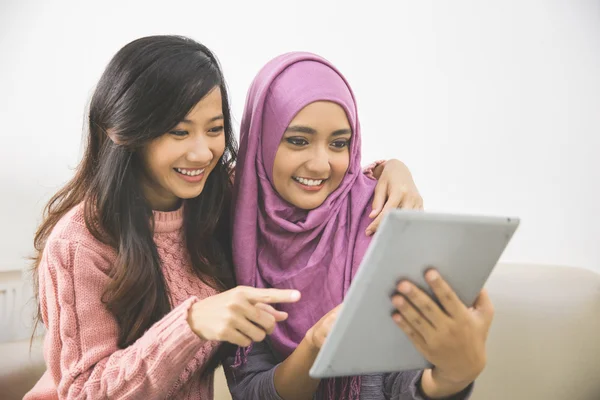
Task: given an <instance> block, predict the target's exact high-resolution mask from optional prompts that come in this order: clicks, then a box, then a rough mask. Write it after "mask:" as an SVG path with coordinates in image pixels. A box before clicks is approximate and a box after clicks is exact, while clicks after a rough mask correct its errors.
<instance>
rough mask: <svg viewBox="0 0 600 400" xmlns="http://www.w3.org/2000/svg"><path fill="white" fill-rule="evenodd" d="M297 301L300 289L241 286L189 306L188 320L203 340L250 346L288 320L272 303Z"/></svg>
mask: <svg viewBox="0 0 600 400" xmlns="http://www.w3.org/2000/svg"><path fill="white" fill-rule="evenodd" d="M298 300H300V292H298V291H297V290H281V289H257V288H253V287H247V286H238V287H236V288H233V289H231V290H228V291H226V292H223V293H220V294H217V295H215V296H211V297H207V298H206V299H204V300H200V301H197V302H196V303H194V304H193V305H192V307H190V310H189V312H188V319H187V320H188V324H189V325H190V328H192V331H193V332H194V333H195V334H196V335H198V337H200V338H201V339H204V340H217V341H224V342H229V343H233V344H235V345H238V346H241V347H247V346H250V344H251V343H252V342H260V341H263V340H264V339H265V337H266V335H268V334H270V333H272V332H273V330H274V329H275V324H276V323H277V322H281V321H284V320H285V319H286V318H287V313H285V312H282V311H277V310H275V309H274V308H273V307H271V306H270V305H269V303H295V302H297V301H298Z"/></svg>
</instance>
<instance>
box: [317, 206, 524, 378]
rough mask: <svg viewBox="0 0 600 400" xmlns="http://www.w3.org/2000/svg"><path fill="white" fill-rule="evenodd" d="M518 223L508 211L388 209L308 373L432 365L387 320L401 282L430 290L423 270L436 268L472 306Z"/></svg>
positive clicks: (349, 372) (334, 373)
mask: <svg viewBox="0 0 600 400" xmlns="http://www.w3.org/2000/svg"><path fill="white" fill-rule="evenodd" d="M519 222H520V221H519V219H518V218H511V217H493V216H476V215H456V214H442V213H429V212H421V211H404V210H394V211H391V212H389V213H388V214H387V215H386V216H385V217H384V219H383V221H382V223H381V225H380V227H379V229H378V231H377V232H376V234H375V236H374V237H373V241H372V242H371V244H370V246H369V248H368V250H367V252H366V254H365V256H364V258H363V260H362V263H361V264H360V267H359V269H358V272H357V273H356V275H355V277H354V279H353V281H352V284H351V285H350V288H349V290H348V293H347V294H346V297H345V299H344V302H343V305H342V307H341V310H340V312H339V314H338V318H337V320H336V322H335V323H334V325H333V327H332V330H331V332H330V333H329V336H328V337H327V339H326V340H325V343H324V344H323V347H322V348H321V350H320V352H319V354H318V356H317V358H316V360H315V362H314V364H313V365H312V368H311V369H310V372H309V374H310V376H311V377H313V378H328V377H337V376H348V375H364V374H370V373H385V372H395V371H406V370H414V369H424V368H428V367H431V365H430V364H429V363H428V362H427V361H426V360H425V358H424V357H423V356H422V355H421V354H420V353H419V352H418V351H417V349H416V348H415V347H414V346H413V344H412V343H411V341H410V340H409V339H408V337H407V336H406V335H405V334H404V332H403V331H402V330H401V329H400V328H399V327H398V326H397V325H396V324H395V323H394V321H393V320H392V317H391V315H392V312H393V311H394V307H393V305H392V302H391V296H392V294H393V293H395V292H396V285H397V283H398V281H399V280H401V279H407V280H409V281H411V282H413V283H415V284H416V285H417V286H419V287H420V288H421V289H423V290H425V291H426V292H427V293H428V294H429V295H431V296H432V295H433V293H432V291H431V289H430V288H429V286H428V285H427V284H426V282H425V279H424V273H425V272H426V271H427V270H428V269H429V268H431V267H434V268H436V269H437V270H438V271H439V273H440V274H441V276H442V277H443V278H444V279H445V280H446V281H447V282H448V283H449V284H450V286H451V287H452V288H453V289H454V291H455V292H456V293H457V295H458V297H459V298H460V299H461V301H462V302H463V303H464V304H465V305H467V306H471V305H473V303H474V302H475V300H476V299H477V296H478V295H479V292H480V291H481V289H482V288H483V286H484V284H485V282H486V280H487V279H488V277H489V276H490V274H491V272H492V270H493V268H494V266H495V265H496V263H497V262H498V259H499V258H500V256H501V255H502V253H503V251H504V249H505V248H506V245H507V244H508V242H509V241H510V240H511V238H512V236H513V234H514V232H515V230H516V229H517V227H518V225H519Z"/></svg>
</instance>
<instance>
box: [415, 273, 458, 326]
mask: <svg viewBox="0 0 600 400" xmlns="http://www.w3.org/2000/svg"><path fill="white" fill-rule="evenodd" d="M425 279H426V280H427V283H428V284H429V286H430V287H431V290H433V293H434V294H435V296H436V297H437V299H438V300H439V302H440V303H441V305H442V307H443V308H444V310H446V312H447V313H448V314H449V315H450V316H452V317H461V316H462V315H464V314H465V313H466V311H467V307H465V305H464V304H463V302H462V301H461V300H460V299H459V298H458V295H457V294H456V292H455V291H454V290H453V289H452V287H450V285H449V284H448V283H447V282H446V281H445V280H444V279H442V277H441V276H440V273H439V272H437V271H436V270H434V269H430V270H428V271H427V272H426V273H425Z"/></svg>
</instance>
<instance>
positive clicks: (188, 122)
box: [181, 114, 225, 124]
mask: <svg viewBox="0 0 600 400" xmlns="http://www.w3.org/2000/svg"><path fill="white" fill-rule="evenodd" d="M224 119H225V117H223V114H221V115H217V116H216V117H212V118H211V119H209V120H208V123H211V122H215V121H219V120H224ZM181 122H183V123H186V124H194V121H192V120H189V119H187V118H184V119H182V120H181Z"/></svg>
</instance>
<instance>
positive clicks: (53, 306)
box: [39, 239, 210, 399]
mask: <svg viewBox="0 0 600 400" xmlns="http://www.w3.org/2000/svg"><path fill="white" fill-rule="evenodd" d="M109 270H110V262H109V261H108V260H107V259H106V258H104V257H102V256H100V255H99V254H98V253H96V252H94V251H92V250H91V249H89V248H87V247H85V246H84V245H82V244H79V243H75V242H72V241H68V240H60V239H59V240H54V241H49V242H48V244H47V246H46V250H45V252H44V255H43V257H42V262H41V263H40V267H39V282H40V304H41V307H42V319H43V322H44V325H45V326H46V338H45V343H44V356H45V359H46V363H47V367H48V371H49V372H50V375H51V377H52V380H53V381H54V384H55V385H56V390H57V394H58V397H59V398H61V399H92V398H93V399H96V398H111V399H116V398H119V399H126V398H136V399H138V398H164V397H165V396H166V394H167V393H168V391H169V390H170V389H171V388H172V387H173V386H174V384H175V383H176V382H177V380H178V379H179V377H180V376H181V375H182V374H183V373H184V372H187V373H189V372H190V371H186V370H185V368H186V366H187V365H188V363H189V362H190V361H191V360H192V359H193V358H194V356H196V355H197V353H198V352H200V353H201V351H200V350H201V349H202V348H203V346H204V345H206V344H207V343H208V342H206V341H203V340H201V339H200V338H198V336H197V335H195V334H194V333H193V332H192V330H191V329H190V327H189V325H188V323H187V314H188V310H189V308H190V307H191V305H192V304H193V303H194V302H195V301H197V298H195V297H191V298H189V299H188V300H186V301H184V302H183V303H182V304H180V305H179V306H178V307H176V308H174V309H173V310H172V311H171V312H170V313H169V314H167V315H166V316H164V317H163V318H162V319H161V320H160V321H158V322H157V323H156V324H154V325H153V326H152V327H151V328H150V329H149V330H148V331H147V332H146V333H145V334H144V335H143V336H142V337H141V338H139V339H138V340H137V341H136V342H135V343H134V344H132V345H131V346H129V347H127V348H125V349H119V348H118V346H117V339H118V333H119V327H118V325H117V322H116V320H115V318H114V316H113V315H112V314H111V313H110V312H109V311H108V309H107V308H106V307H105V305H104V304H103V302H102V294H103V292H104V290H105V287H106V285H107V283H108V282H109V279H110V278H109V276H108V271H109ZM206 357H207V358H208V357H210V352H207V353H206ZM200 361H201V362H202V360H200Z"/></svg>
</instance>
